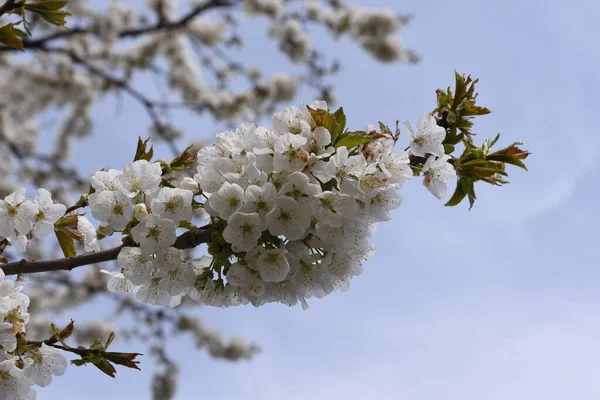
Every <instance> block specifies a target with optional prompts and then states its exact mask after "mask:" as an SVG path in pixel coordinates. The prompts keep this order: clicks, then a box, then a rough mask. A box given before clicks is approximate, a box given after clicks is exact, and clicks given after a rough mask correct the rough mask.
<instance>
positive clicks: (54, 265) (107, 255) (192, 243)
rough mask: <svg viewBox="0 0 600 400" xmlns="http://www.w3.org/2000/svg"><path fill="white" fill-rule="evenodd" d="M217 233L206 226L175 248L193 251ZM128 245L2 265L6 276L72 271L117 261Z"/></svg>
mask: <svg viewBox="0 0 600 400" xmlns="http://www.w3.org/2000/svg"><path fill="white" fill-rule="evenodd" d="M214 231H215V228H214V227H212V226H206V227H203V228H200V229H197V230H193V231H188V232H186V233H183V234H182V235H180V236H179V237H178V238H177V241H176V242H175V244H174V245H173V247H175V248H177V249H191V248H194V247H196V246H198V245H199V244H201V243H208V241H209V239H210V235H211V234H212V233H213V232H214ZM127 244H129V245H131V244H132V243H126V244H122V245H121V246H117V247H114V248H112V249H107V250H102V251H98V252H95V253H88V254H81V255H78V256H74V257H67V258H60V259H58V260H47V261H27V260H24V259H23V260H20V261H16V262H12V263H8V264H4V265H2V266H1V267H2V270H3V271H4V274H5V275H18V274H32V273H37V272H49V271H71V270H73V269H75V268H77V267H81V266H84V265H91V264H98V263H101V262H106V261H111V260H116V259H117V256H118V255H119V252H120V251H121V249H123V247H125V246H126V245H127Z"/></svg>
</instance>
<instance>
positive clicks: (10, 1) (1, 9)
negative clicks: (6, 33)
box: [0, 0, 23, 16]
mask: <svg viewBox="0 0 600 400" xmlns="http://www.w3.org/2000/svg"><path fill="white" fill-rule="evenodd" d="M22 5H23V2H22V1H17V0H6V2H5V3H4V4H2V6H0V16H2V15H3V14H6V13H8V12H10V11H12V10H14V9H15V8H19V7H21V6H22Z"/></svg>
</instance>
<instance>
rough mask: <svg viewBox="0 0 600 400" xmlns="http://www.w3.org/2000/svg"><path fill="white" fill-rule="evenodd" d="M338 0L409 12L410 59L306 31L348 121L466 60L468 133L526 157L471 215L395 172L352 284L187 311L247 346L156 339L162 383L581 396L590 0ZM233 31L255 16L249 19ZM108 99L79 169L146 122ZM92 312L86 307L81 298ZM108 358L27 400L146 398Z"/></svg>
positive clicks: (599, 8) (429, 94)
mask: <svg viewBox="0 0 600 400" xmlns="http://www.w3.org/2000/svg"><path fill="white" fill-rule="evenodd" d="M353 3H356V4H363V5H365V6H381V7H388V8H391V9H393V10H396V11H398V12H402V13H411V14H414V20H413V21H412V23H411V24H410V25H409V26H408V27H407V28H406V29H405V30H404V31H403V33H402V38H403V40H404V41H405V43H407V45H408V46H410V47H411V48H413V49H415V50H416V51H417V52H418V53H419V54H420V55H421V56H422V61H421V63H420V64H418V65H416V66H406V65H397V64H394V65H382V64H378V63H376V62H375V61H373V60H371V59H370V58H369V57H368V56H367V55H366V54H364V52H363V51H361V50H360V49H359V48H358V47H356V46H355V45H353V44H352V43H350V42H349V41H341V42H333V41H331V40H330V39H329V38H328V36H327V35H325V34H323V32H320V31H316V32H314V36H313V37H314V38H315V40H314V41H315V43H316V42H319V43H320V44H319V46H320V47H321V49H324V50H325V51H326V52H328V53H330V54H333V55H335V56H338V57H340V58H341V59H342V61H343V69H342V71H341V73H340V74H339V75H338V76H337V77H336V78H335V81H334V83H335V84H336V85H337V89H338V91H337V93H338V95H339V100H340V104H341V105H343V106H344V109H345V111H346V114H347V115H348V120H349V125H350V126H351V127H355V128H356V129H360V128H362V127H364V126H365V125H366V124H367V123H374V122H376V121H378V120H381V121H385V122H387V123H389V124H390V125H392V124H393V121H395V120H396V119H400V120H402V121H403V120H406V119H409V120H412V121H413V123H414V121H416V120H417V119H418V117H419V116H420V115H422V114H424V113H426V112H429V111H431V110H432V109H433V107H434V106H435V93H434V91H435V89H436V88H440V87H441V88H444V87H447V86H448V85H451V84H452V83H453V73H454V70H457V71H459V72H461V73H470V74H472V75H473V76H474V77H478V78H480V80H481V82H480V84H479V86H478V89H479V92H480V97H479V102H480V103H481V104H482V105H485V106H487V107H489V108H490V109H491V110H492V112H493V113H492V114H491V115H489V116H485V117H481V118H480V119H478V120H477V122H476V125H475V131H476V132H479V133H480V134H481V139H483V138H484V137H493V136H494V135H495V134H496V133H497V132H501V133H502V137H501V144H510V143H512V142H514V141H523V142H525V147H526V148H527V149H529V150H530V151H532V153H533V155H532V156H531V157H530V158H529V159H528V160H527V161H528V162H527V164H528V166H529V169H530V170H529V172H527V173H526V172H521V171H520V170H517V169H516V168H515V169H512V170H511V171H510V172H511V173H510V178H511V179H510V180H511V184H510V185H507V186H506V187H503V188H495V187H484V186H483V185H480V186H479V188H478V192H477V194H478V198H479V200H478V202H477V203H476V205H475V207H474V208H473V210H472V211H468V210H467V209H468V207H467V206H466V204H461V206H459V207H456V208H447V207H444V206H443V202H440V201H438V200H437V199H436V198H434V197H433V196H432V195H430V194H429V193H428V192H427V191H426V190H425V189H424V188H423V186H422V185H421V183H420V182H419V181H413V182H410V183H408V184H406V185H405V187H404V188H403V190H402V194H403V195H404V197H405V200H404V203H403V204H402V206H401V207H400V208H399V209H398V210H396V211H395V212H394V213H393V220H392V221H390V222H388V223H385V224H379V228H378V232H377V234H376V235H375V237H374V239H373V241H374V243H375V245H376V246H377V253H376V255H375V256H374V257H373V258H371V259H370V260H369V261H368V262H367V263H366V264H365V268H364V273H363V275H361V276H360V277H357V278H355V279H354V280H353V282H352V289H351V290H350V291H349V292H346V293H335V294H332V295H330V296H328V297H327V298H325V299H321V300H312V301H309V304H310V308H309V309H308V310H306V311H302V309H301V308H300V307H297V308H291V309H289V308H287V307H285V306H281V305H270V306H265V307H261V308H259V309H256V308H253V307H251V306H246V307H237V308H229V309H210V308H206V309H202V310H199V311H198V312H199V314H200V315H201V316H202V317H203V318H204V321H205V323H206V324H207V325H210V326H215V327H218V328H219V329H221V330H222V332H223V333H224V334H225V335H226V336H230V335H239V336H241V337H243V338H245V339H246V340H248V341H252V342H255V343H257V344H258V345H260V346H261V347H262V352H261V353H260V354H258V355H257V356H256V358H255V359H254V360H252V361H250V362H241V363H229V362H224V361H215V360H212V359H210V358H209V357H208V356H207V355H206V353H205V352H203V351H197V350H190V349H191V348H192V343H191V341H190V340H188V339H186V338H181V339H180V340H181V341H180V342H176V340H173V341H172V344H171V346H170V350H171V352H172V354H174V355H175V357H176V359H178V360H179V362H180V364H181V373H180V380H179V391H178V394H177V396H176V399H177V400H186V399H200V398H206V399H219V400H221V399H223V400H229V399H242V398H245V399H266V400H271V399H290V400H295V399H314V400H320V399H357V400H358V399H378V400H387V399H390V400H391V399H407V400H438V399H445V400H454V399H456V400H481V399H486V400H496V399H498V400H505V399H511V400H520V399H523V400H529V399H545V400H567V399H569V400H570V399H577V400H587V399H590V400H592V399H593V400H597V399H598V398H600V379H599V378H600V269H599V268H598V250H597V249H598V239H599V237H600V235H599V234H598V223H599V222H600V217H599V213H598V210H597V207H598V200H597V196H598V194H599V184H600V179H599V178H598V174H599V173H600V168H599V167H598V150H599V144H600V139H599V135H598V131H597V127H596V121H597V120H598V117H597V115H598V110H597V101H598V100H597V99H598V95H597V93H598V92H599V91H600V78H598V70H599V69H598V68H599V67H598V65H600V51H599V47H598V43H597V38H598V37H600V30H599V28H598V26H597V25H598V22H597V21H598V20H599V19H600V2H598V1H597V0H588V1H585V0H575V1H573V2H570V3H569V4H567V2H564V1H558V0H544V1H542V0H526V1H523V0H521V1H517V0H504V1H495V2H494V1H486V2H482V1H479V0H456V1H452V2H450V1H441V0H438V1H434V0H421V1H419V2H408V1H392V0H388V1H367V0H362V1H354V2H353ZM243 29H245V31H244V32H246V33H247V34H251V35H253V37H254V36H256V37H261V35H262V32H263V31H264V29H263V25H262V24H260V23H252V24H249V25H246V26H244V28H243ZM275 48H276V44H275V43H274V42H272V41H268V40H252V41H250V43H249V47H248V49H247V54H248V56H249V57H252V61H254V62H256V60H257V59H258V60H260V63H261V64H260V65H261V66H262V65H263V63H264V68H265V69H266V70H267V71H277V70H286V68H289V64H287V63H286V62H285V61H283V59H282V58H281V57H280V56H279V55H278V54H277V52H276V51H275ZM312 96H313V94H312V93H310V92H309V91H306V92H304V93H302V96H300V97H299V98H298V102H300V101H301V100H304V101H307V102H309V101H311V100H312ZM115 109H116V106H115V102H114V100H112V99H111V100H108V101H105V102H103V103H102V104H101V105H100V106H98V107H97V108H96V111H95V114H94V116H95V132H96V137H95V138H94V139H90V140H86V141H83V142H80V143H79V144H78V145H77V148H76V149H77V155H76V160H77V161H78V163H79V164H80V165H81V168H82V171H83V172H86V173H91V172H93V171H94V170H96V169H98V168H99V167H102V166H105V163H106V156H107V153H109V154H110V157H111V159H110V161H111V166H113V167H119V166H121V165H123V164H124V163H125V162H127V161H128V159H129V158H130V156H131V152H132V151H133V149H134V146H135V144H134V141H135V137H136V136H137V135H138V134H140V135H144V134H145V126H146V125H145V124H146V122H144V125H143V126H140V121H142V120H143V121H146V116H145V115H144V114H143V111H142V110H140V109H139V108H138V107H137V106H136V105H135V104H134V103H133V102H131V101H125V103H124V106H123V110H122V111H121V112H120V113H116V112H115ZM179 122H180V123H181V124H182V126H184V127H185V129H186V135H187V137H188V138H190V139H191V138H197V137H202V138H204V139H206V140H208V141H210V140H211V138H212V137H214V134H215V133H216V132H217V131H218V130H217V128H216V127H215V126H214V125H213V124H212V123H211V122H210V121H209V120H208V119H202V118H196V119H192V118H189V120H182V121H179ZM100 137H102V138H103V141H100V140H99V138H100ZM163 152H164V154H167V153H166V151H165V149H163ZM103 311H104V310H103V308H102V304H97V305H95V306H94V307H92V308H87V309H86V311H85V313H86V315H87V316H88V317H89V316H90V315H95V313H96V314H102V312H103ZM78 315H82V314H78ZM117 346H119V347H117ZM115 349H120V350H127V351H135V350H136V347H135V344H125V343H123V342H120V343H119V344H115ZM144 359H145V360H144V361H145V362H147V360H148V359H149V357H147V356H146V357H144ZM118 372H119V374H118V376H117V379H116V380H114V381H113V380H111V379H110V378H108V377H106V376H104V375H102V374H100V373H99V372H98V371H96V370H95V369H92V367H89V368H75V367H72V368H69V370H68V371H67V375H66V376H65V377H59V378H55V379H54V381H53V384H52V385H51V386H49V387H48V388H45V389H39V390H38V399H41V400H49V399H58V398H60V399H81V398H86V399H148V398H149V393H150V384H149V379H150V376H151V374H152V372H153V369H152V368H151V366H150V365H144V364H142V371H141V372H137V371H131V370H124V369H119V371H118Z"/></svg>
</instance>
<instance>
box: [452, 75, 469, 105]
mask: <svg viewBox="0 0 600 400" xmlns="http://www.w3.org/2000/svg"><path fill="white" fill-rule="evenodd" d="M454 78H455V81H456V85H455V90H454V104H457V105H458V104H459V103H460V102H461V101H462V99H463V98H464V97H465V95H466V94H467V83H466V82H465V77H464V75H461V74H459V73H458V72H456V71H454Z"/></svg>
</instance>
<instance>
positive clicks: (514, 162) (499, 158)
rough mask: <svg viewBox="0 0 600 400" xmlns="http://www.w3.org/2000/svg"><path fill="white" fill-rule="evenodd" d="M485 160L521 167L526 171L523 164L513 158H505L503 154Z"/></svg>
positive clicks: (493, 155)
mask: <svg viewBox="0 0 600 400" xmlns="http://www.w3.org/2000/svg"><path fill="white" fill-rule="evenodd" d="M487 159H488V160H491V161H498V162H503V163H506V164H512V165H516V166H517V167H521V168H523V169H524V170H525V171H527V166H526V165H525V163H524V162H523V161H521V160H519V159H518V158H517V157H514V156H507V155H504V154H492V155H489V156H488V157H487Z"/></svg>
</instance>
